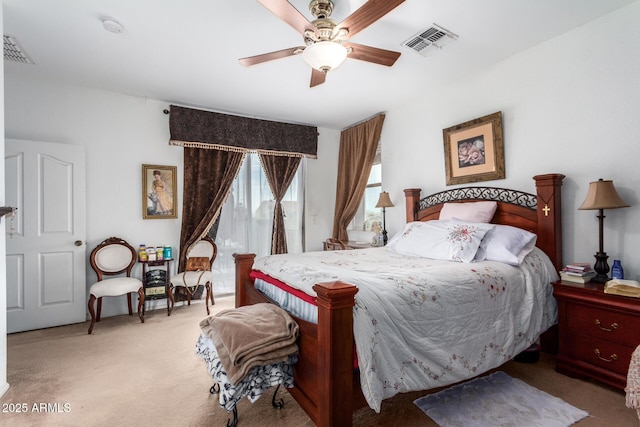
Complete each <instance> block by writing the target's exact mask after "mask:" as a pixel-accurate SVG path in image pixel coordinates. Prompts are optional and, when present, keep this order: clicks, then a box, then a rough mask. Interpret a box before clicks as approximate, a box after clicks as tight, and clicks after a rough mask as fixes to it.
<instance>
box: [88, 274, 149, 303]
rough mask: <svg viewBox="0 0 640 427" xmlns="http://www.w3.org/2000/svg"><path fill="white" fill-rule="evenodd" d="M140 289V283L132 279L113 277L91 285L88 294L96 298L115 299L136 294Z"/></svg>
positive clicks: (138, 280)
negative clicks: (131, 293) (132, 293)
mask: <svg viewBox="0 0 640 427" xmlns="http://www.w3.org/2000/svg"><path fill="white" fill-rule="evenodd" d="M141 287H142V281H141V280H140V279H135V278H133V277H115V278H113V279H105V280H101V281H100V282H96V283H94V284H93V285H91V288H90V289H89V293H90V294H91V295H94V296H95V297H96V298H100V297H115V296H118V295H124V294H127V293H129V292H138V289H140V288H141Z"/></svg>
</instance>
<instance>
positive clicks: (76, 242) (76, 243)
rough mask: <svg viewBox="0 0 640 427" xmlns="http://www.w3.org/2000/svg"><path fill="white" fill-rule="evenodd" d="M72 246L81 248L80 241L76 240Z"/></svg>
mask: <svg viewBox="0 0 640 427" xmlns="http://www.w3.org/2000/svg"><path fill="white" fill-rule="evenodd" d="M74 245H76V246H82V240H76V241H75V243H74Z"/></svg>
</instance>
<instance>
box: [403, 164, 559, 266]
mask: <svg viewBox="0 0 640 427" xmlns="http://www.w3.org/2000/svg"><path fill="white" fill-rule="evenodd" d="M533 179H534V180H535V183H536V194H530V193H525V192H521V191H517V190H509V189H504V188H495V187H464V188H454V189H451V190H445V191H441V192H439V193H435V194H432V195H429V196H427V197H424V198H420V192H421V190H420V189H419V188H409V189H406V190H404V194H405V201H406V211H407V222H412V221H430V220H434V219H438V217H439V215H440V210H441V209H442V206H443V205H444V203H447V202H449V203H450V202H455V203H465V202H476V201H483V200H491V201H496V202H498V207H497V209H496V213H495V214H494V216H493V219H492V221H491V222H492V223H494V224H505V225H512V226H514V227H519V228H522V229H525V230H528V231H531V232H532V233H535V234H536V235H537V236H538V239H537V243H536V246H538V247H539V248H540V249H542V250H543V251H544V252H545V253H546V254H547V255H548V256H549V258H550V259H551V262H553V264H554V266H555V267H556V269H557V270H560V269H562V191H561V190H562V180H563V179H564V175H562V174H546V175H536V176H534V177H533Z"/></svg>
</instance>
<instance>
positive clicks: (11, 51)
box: [4, 34, 33, 64]
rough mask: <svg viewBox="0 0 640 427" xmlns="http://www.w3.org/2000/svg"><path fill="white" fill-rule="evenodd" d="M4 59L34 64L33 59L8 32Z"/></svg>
mask: <svg viewBox="0 0 640 427" xmlns="http://www.w3.org/2000/svg"><path fill="white" fill-rule="evenodd" d="M4 60H5V61H11V62H19V63H21V64H33V61H32V60H31V59H30V58H29V56H27V54H26V53H25V52H24V50H22V48H21V47H20V45H19V44H18V42H17V41H16V39H14V38H13V37H11V36H8V35H6V34H5V35H4Z"/></svg>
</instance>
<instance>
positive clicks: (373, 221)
mask: <svg viewBox="0 0 640 427" xmlns="http://www.w3.org/2000/svg"><path fill="white" fill-rule="evenodd" d="M381 191H382V161H381V155H380V144H378V148H377V150H376V157H375V159H374V161H373V166H372V167H371V172H370V173H369V179H368V180H367V188H366V189H365V190H364V196H363V197H362V202H361V203H360V208H359V209H358V212H356V215H355V216H354V217H353V220H352V221H351V226H350V227H349V230H362V231H375V227H376V225H377V226H380V227H382V209H380V208H376V204H377V203H378V199H379V198H380V192H381Z"/></svg>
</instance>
